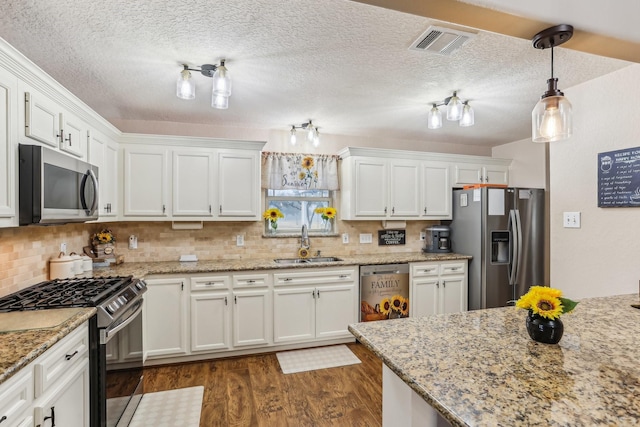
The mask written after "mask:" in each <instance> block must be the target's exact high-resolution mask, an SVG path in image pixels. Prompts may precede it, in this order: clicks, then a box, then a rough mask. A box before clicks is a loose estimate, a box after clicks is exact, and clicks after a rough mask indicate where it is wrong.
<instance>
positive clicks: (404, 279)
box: [360, 264, 409, 322]
mask: <svg viewBox="0 0 640 427" xmlns="http://www.w3.org/2000/svg"><path fill="white" fill-rule="evenodd" d="M408 316H409V264H382V265H365V266H360V321H361V322H370V321H373V320H387V319H395V318H400V317H408Z"/></svg>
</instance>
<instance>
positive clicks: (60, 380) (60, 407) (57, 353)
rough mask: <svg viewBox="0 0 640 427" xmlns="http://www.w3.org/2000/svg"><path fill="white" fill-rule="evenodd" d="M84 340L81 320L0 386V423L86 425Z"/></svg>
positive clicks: (85, 332)
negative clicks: (70, 330) (78, 325)
mask: <svg viewBox="0 0 640 427" xmlns="http://www.w3.org/2000/svg"><path fill="white" fill-rule="evenodd" d="M88 340H89V331H88V326H87V323H84V324H83V325H81V326H80V327H78V328H76V329H75V330H74V331H73V332H71V333H70V334H69V335H67V336H66V337H64V338H63V339H62V340H60V341H59V342H57V343H56V344H55V345H53V347H51V348H50V349H49V350H47V351H46V352H45V353H44V354H42V355H41V356H39V357H38V358H37V359H35V360H34V361H33V362H31V363H30V364H29V365H27V366H25V367H24V368H22V369H21V370H20V372H18V373H17V374H15V375H14V376H13V377H11V378H10V379H9V380H7V381H6V382H5V383H3V384H2V385H0V425H2V426H3V427H4V426H5V425H6V426H7V427H27V426H29V427H33V426H35V427H51V426H53V425H56V426H65V427H86V426H88V425H89V410H90V409H89V408H90V407H89V351H88V349H89V346H88ZM54 420H55V424H54Z"/></svg>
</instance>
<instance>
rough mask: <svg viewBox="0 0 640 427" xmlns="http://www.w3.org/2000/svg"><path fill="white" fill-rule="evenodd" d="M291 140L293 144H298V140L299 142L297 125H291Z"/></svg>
mask: <svg viewBox="0 0 640 427" xmlns="http://www.w3.org/2000/svg"><path fill="white" fill-rule="evenodd" d="M289 142H290V143H291V145H296V142H298V138H297V137H296V128H295V126H291V135H290V136H289Z"/></svg>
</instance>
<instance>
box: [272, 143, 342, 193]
mask: <svg viewBox="0 0 640 427" xmlns="http://www.w3.org/2000/svg"><path fill="white" fill-rule="evenodd" d="M339 159H340V157H339V156H335V155H329V154H302V153H270V152H263V153H262V188H265V189H272V190H286V189H297V190H309V189H312V190H338V189H339V188H340V185H339V182H338V160H339Z"/></svg>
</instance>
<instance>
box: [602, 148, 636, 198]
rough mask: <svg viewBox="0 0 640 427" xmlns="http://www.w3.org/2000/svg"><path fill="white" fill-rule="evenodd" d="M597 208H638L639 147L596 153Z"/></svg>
mask: <svg viewBox="0 0 640 427" xmlns="http://www.w3.org/2000/svg"><path fill="white" fill-rule="evenodd" d="M598 207H599V208H614V207H640V147H635V148H627V149H624V150H617V151H608V152H606V153H598Z"/></svg>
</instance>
